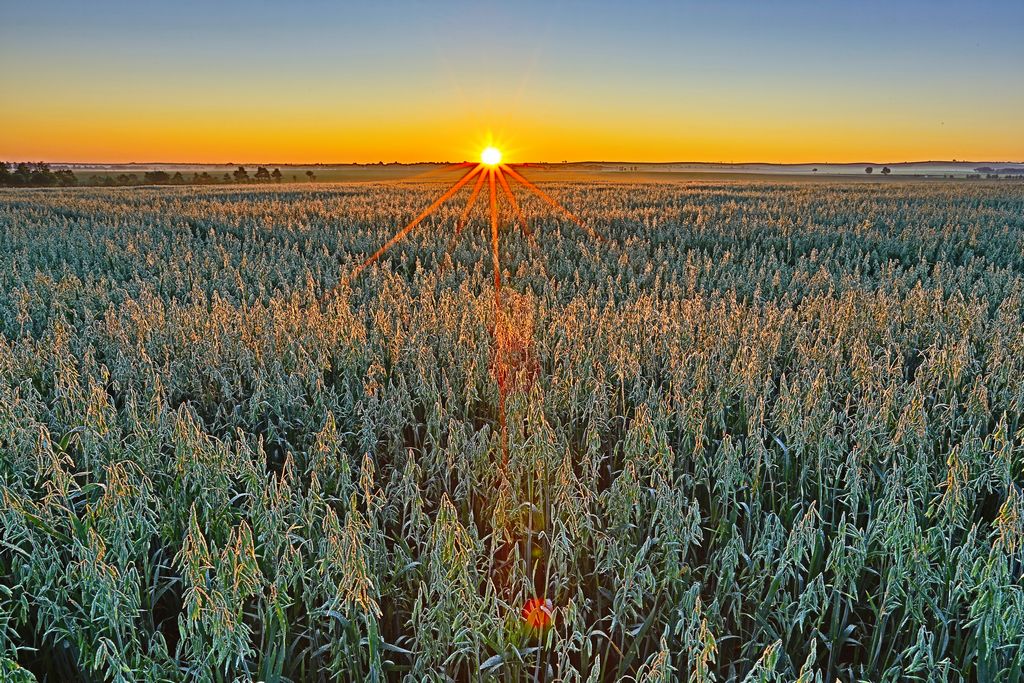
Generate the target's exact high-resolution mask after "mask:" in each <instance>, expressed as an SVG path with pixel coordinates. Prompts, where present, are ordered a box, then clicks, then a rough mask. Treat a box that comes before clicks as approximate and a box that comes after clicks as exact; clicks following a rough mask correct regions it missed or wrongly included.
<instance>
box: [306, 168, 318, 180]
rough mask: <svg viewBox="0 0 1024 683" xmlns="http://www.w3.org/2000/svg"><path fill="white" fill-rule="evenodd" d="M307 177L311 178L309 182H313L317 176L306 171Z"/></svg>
mask: <svg viewBox="0 0 1024 683" xmlns="http://www.w3.org/2000/svg"><path fill="white" fill-rule="evenodd" d="M306 177H307V178H309V182H313V179H314V178H316V175H315V174H314V173H313V172H312V171H306Z"/></svg>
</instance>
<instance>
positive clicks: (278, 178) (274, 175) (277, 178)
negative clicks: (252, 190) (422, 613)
mask: <svg viewBox="0 0 1024 683" xmlns="http://www.w3.org/2000/svg"><path fill="white" fill-rule="evenodd" d="M270 176H271V177H272V178H273V179H274V182H275V183H279V182H281V178H282V177H283V176H282V175H281V169H279V168H275V169H274V172H273V173H271V174H270Z"/></svg>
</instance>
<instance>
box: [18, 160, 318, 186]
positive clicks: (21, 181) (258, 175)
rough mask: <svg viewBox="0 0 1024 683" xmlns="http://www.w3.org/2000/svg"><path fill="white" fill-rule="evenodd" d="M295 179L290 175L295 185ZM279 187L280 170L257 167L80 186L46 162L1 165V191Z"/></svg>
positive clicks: (103, 179)
mask: <svg viewBox="0 0 1024 683" xmlns="http://www.w3.org/2000/svg"><path fill="white" fill-rule="evenodd" d="M305 176H306V180H307V181H309V182H313V181H314V180H316V174H315V173H314V172H313V171H311V170H307V171H306V172H305ZM298 179H299V177H298V175H292V180H293V181H297V180H298ZM271 182H273V183H281V182H284V174H283V173H281V169H280V168H275V169H274V170H273V171H271V170H269V169H267V168H266V167H265V166H259V167H258V168H257V169H256V172H255V173H254V174H253V175H252V176H250V175H249V172H248V171H247V170H246V168H245V167H244V166H239V167H238V168H237V169H236V170H235V171H233V172H231V173H224V174H223V175H218V174H211V173H209V172H208V171H203V172H202V173H199V172H195V173H193V174H192V177H191V178H188V177H186V176H185V175H184V174H183V173H182V172H181V171H175V172H174V173H173V174H172V173H169V172H167V171H145V172H143V174H142V176H141V177H140V176H139V174H137V173H119V174H117V175H113V174H109V175H95V176H93V177H91V178H90V179H89V180H88V182H80V181H79V178H78V177H77V176H76V175H75V174H74V172H73V171H72V170H71V169H58V170H53V169H51V168H50V165H49V164H47V163H45V162H42V161H40V162H35V163H30V162H18V163H8V162H4V161H0V187H73V186H75V185H79V184H82V185H96V186H104V187H114V186H124V185H215V184H218V183H271Z"/></svg>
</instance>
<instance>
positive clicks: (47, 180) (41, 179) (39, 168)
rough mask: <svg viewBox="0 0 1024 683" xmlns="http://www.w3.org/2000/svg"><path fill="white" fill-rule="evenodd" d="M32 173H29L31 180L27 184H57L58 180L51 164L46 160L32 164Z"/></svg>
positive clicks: (48, 185) (37, 185) (39, 185)
mask: <svg viewBox="0 0 1024 683" xmlns="http://www.w3.org/2000/svg"><path fill="white" fill-rule="evenodd" d="M31 168H32V170H31V173H30V174H29V180H28V182H27V183H25V184H26V185H34V186H36V187H50V186H52V185H56V184H57V182H58V180H57V177H56V176H55V175H53V171H51V170H50V165H49V164H47V163H45V162H42V161H40V162H38V163H36V164H33V165H32V167H31Z"/></svg>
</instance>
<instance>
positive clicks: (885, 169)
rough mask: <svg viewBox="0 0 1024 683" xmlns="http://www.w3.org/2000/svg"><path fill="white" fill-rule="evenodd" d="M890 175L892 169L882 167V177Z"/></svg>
mask: <svg viewBox="0 0 1024 683" xmlns="http://www.w3.org/2000/svg"><path fill="white" fill-rule="evenodd" d="M890 173H892V169H891V168H889V167H888V166H883V167H882V175H889V174H890Z"/></svg>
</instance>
